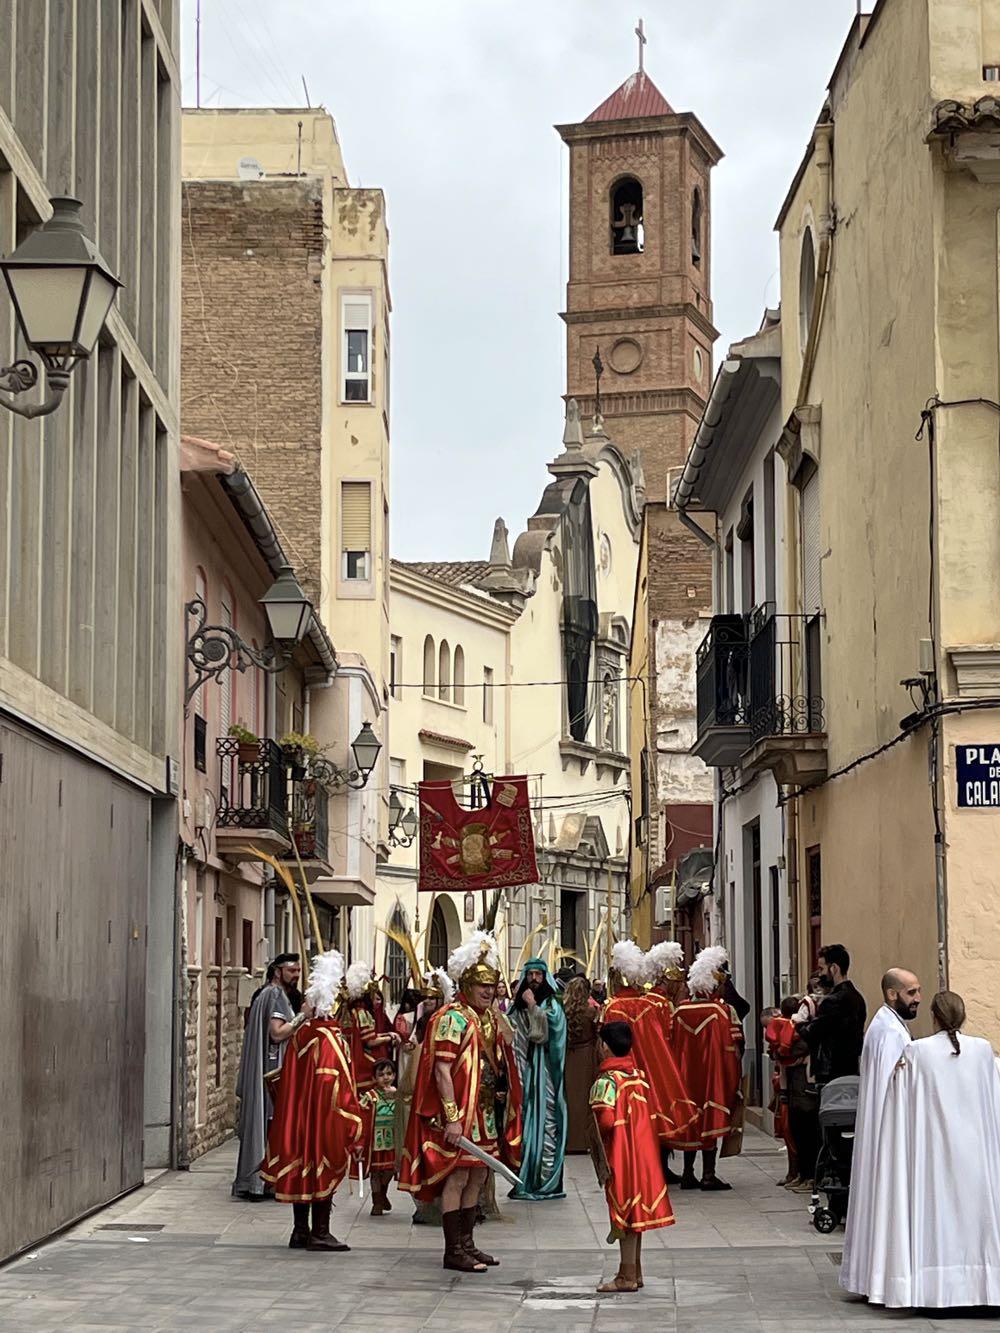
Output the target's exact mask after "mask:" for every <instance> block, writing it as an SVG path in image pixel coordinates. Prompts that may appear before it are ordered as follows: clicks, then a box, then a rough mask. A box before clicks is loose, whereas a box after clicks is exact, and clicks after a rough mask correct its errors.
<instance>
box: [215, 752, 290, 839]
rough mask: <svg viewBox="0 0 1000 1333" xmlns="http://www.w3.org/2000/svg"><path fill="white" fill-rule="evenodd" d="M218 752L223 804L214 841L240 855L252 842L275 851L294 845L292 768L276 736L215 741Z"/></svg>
mask: <svg viewBox="0 0 1000 1333" xmlns="http://www.w3.org/2000/svg"><path fill="white" fill-rule="evenodd" d="M215 750H216V753H217V754H218V756H219V809H218V813H217V816H216V824H215V845H216V848H217V850H218V851H219V852H220V854H221V855H223V856H231V857H234V859H237V860H239V859H245V857H244V858H241V857H240V855H239V853H240V851H241V850H242V849H243V848H245V847H248V846H249V845H250V844H251V843H252V844H253V845H254V846H255V847H259V848H261V850H262V851H266V852H270V853H271V854H272V855H273V856H281V855H283V854H284V853H285V852H287V851H288V850H289V849H290V847H291V840H290V839H289V836H288V769H287V766H286V762H285V756H284V753H283V752H282V750H281V747H280V746H279V745H276V744H275V742H274V741H272V740H259V741H254V742H253V743H252V744H248V743H246V742H243V741H238V740H237V739H236V738H235V737H234V736H220V737H219V739H218V740H217V741H216V742H215Z"/></svg>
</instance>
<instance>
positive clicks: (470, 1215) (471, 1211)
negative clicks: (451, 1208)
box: [460, 1204, 500, 1268]
mask: <svg viewBox="0 0 1000 1333" xmlns="http://www.w3.org/2000/svg"><path fill="white" fill-rule="evenodd" d="M460 1211H461V1217H462V1244H463V1246H464V1247H465V1253H466V1254H468V1255H470V1256H471V1257H472V1258H473V1259H475V1261H476V1263H477V1264H485V1265H486V1267H487V1268H499V1267H500V1260H499V1259H494V1258H493V1256H492V1254H484V1253H483V1251H482V1250H478V1249H476V1245H475V1242H474V1241H473V1239H472V1233H473V1231H475V1228H476V1205H475V1204H473V1205H472V1207H471V1208H462V1209H461V1210H460Z"/></svg>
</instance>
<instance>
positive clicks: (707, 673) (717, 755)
mask: <svg viewBox="0 0 1000 1333" xmlns="http://www.w3.org/2000/svg"><path fill="white" fill-rule="evenodd" d="M696 680H697V711H698V734H697V741H696V743H695V745H694V750H693V752H694V753H695V754H697V755H699V756H700V757H701V758H702V759H704V760H705V762H706V763H707V764H710V765H714V766H716V767H721V766H728V765H731V764H735V763H737V762H738V761H739V759H740V756H741V755H743V754H744V753H745V752H746V751H747V750H748V749H750V747H751V746H753V745H755V744H756V743H757V742H758V741H760V740H762V739H763V738H764V737H767V736H797V735H798V736H806V735H815V734H817V733H819V732H822V731H823V727H824V719H823V699H822V697H821V695H820V691H819V642H818V631H817V626H816V623H815V622H814V621H811V620H808V619H807V618H806V617H805V616H800V615H788V614H778V613H777V612H776V611H775V609H774V606H773V605H772V604H770V603H766V604H764V605H762V606H758V607H756V608H755V609H754V610H753V611H751V612H750V613H749V614H748V615H719V616H713V617H712V623H711V627H710V629H709V631H708V633H707V634H706V636H705V638H704V639H703V640H702V643H701V645H700V646H699V648H698V653H697V662H696Z"/></svg>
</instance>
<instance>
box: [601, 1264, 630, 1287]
mask: <svg viewBox="0 0 1000 1333" xmlns="http://www.w3.org/2000/svg"><path fill="white" fill-rule="evenodd" d="M638 1290H639V1282H638V1279H637V1278H636V1275H635V1265H634V1264H622V1266H621V1267H620V1268H619V1270H618V1272H617V1273H616V1274H615V1276H614V1277H613V1278H612V1279H611V1281H610V1282H602V1283H601V1285H600V1286H599V1287H598V1288H597V1291H598V1294H599V1295H601V1294H603V1295H613V1294H615V1293H617V1292H633V1291H638Z"/></svg>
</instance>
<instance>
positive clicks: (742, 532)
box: [736, 486, 757, 613]
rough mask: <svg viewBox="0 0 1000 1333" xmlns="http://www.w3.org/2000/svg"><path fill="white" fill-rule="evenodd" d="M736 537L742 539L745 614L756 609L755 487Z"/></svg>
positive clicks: (745, 502)
mask: <svg viewBox="0 0 1000 1333" xmlns="http://www.w3.org/2000/svg"><path fill="white" fill-rule="evenodd" d="M736 535H737V537H738V538H739V539H740V594H741V600H742V605H741V606H740V610H741V611H743V612H744V613H745V612H747V611H752V610H753V608H754V596H755V592H756V582H757V580H756V570H755V567H754V526H753V487H752V486H751V488H750V490H748V491H747V493H746V495H745V496H744V497H743V504H742V506H741V507H740V521H739V523H738V524H737V526H736Z"/></svg>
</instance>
